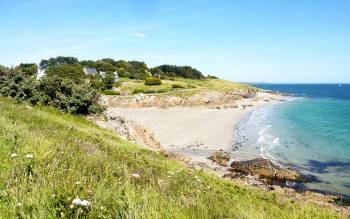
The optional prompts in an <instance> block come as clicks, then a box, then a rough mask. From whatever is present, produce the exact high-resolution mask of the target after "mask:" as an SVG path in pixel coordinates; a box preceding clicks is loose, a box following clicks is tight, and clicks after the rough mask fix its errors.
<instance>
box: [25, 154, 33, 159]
mask: <svg viewBox="0 0 350 219" xmlns="http://www.w3.org/2000/svg"><path fill="white" fill-rule="evenodd" d="M26 158H27V159H29V160H31V159H33V158H34V155H33V154H27V155H26Z"/></svg>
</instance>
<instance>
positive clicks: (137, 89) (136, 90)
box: [132, 88, 145, 94]
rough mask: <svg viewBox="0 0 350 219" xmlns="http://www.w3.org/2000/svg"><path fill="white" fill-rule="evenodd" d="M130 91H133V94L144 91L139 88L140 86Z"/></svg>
mask: <svg viewBox="0 0 350 219" xmlns="http://www.w3.org/2000/svg"><path fill="white" fill-rule="evenodd" d="M132 93H133V94H139V93H145V90H143V89H140V88H136V89H134V90H133V92H132Z"/></svg>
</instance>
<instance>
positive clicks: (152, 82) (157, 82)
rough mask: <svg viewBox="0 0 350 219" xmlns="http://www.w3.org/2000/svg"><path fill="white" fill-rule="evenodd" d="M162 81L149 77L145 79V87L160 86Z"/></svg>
mask: <svg viewBox="0 0 350 219" xmlns="http://www.w3.org/2000/svg"><path fill="white" fill-rule="evenodd" d="M160 84H162V81H161V80H160V79H159V78H155V77H149V78H146V79H145V85H160Z"/></svg>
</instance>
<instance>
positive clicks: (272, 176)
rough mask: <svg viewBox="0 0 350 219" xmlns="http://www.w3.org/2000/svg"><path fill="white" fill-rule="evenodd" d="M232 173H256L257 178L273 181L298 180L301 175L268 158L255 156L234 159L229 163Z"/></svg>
mask: <svg viewBox="0 0 350 219" xmlns="http://www.w3.org/2000/svg"><path fill="white" fill-rule="evenodd" d="M231 171H232V172H233V173H242V174H246V175H248V174H250V175H258V176H259V178H262V179H267V180H271V181H272V182H273V181H300V180H301V175H300V174H299V173H298V172H296V171H294V170H290V169H284V168H281V167H280V166H277V165H276V164H274V163H272V162H271V161H270V160H267V159H264V158H256V159H253V160H247V161H234V162H232V164H231Z"/></svg>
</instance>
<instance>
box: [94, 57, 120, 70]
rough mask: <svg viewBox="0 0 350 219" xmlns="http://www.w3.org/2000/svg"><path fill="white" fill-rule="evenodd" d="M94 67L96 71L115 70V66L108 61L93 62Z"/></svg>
mask: <svg viewBox="0 0 350 219" xmlns="http://www.w3.org/2000/svg"><path fill="white" fill-rule="evenodd" d="M94 68H96V70H97V71H103V72H114V71H115V70H116V68H115V67H114V66H113V65H112V64H111V63H108V62H104V61H101V60H99V61H97V62H95V64H94Z"/></svg>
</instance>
